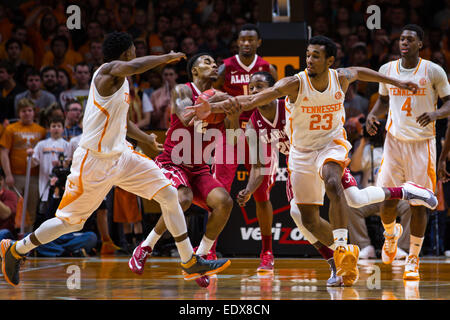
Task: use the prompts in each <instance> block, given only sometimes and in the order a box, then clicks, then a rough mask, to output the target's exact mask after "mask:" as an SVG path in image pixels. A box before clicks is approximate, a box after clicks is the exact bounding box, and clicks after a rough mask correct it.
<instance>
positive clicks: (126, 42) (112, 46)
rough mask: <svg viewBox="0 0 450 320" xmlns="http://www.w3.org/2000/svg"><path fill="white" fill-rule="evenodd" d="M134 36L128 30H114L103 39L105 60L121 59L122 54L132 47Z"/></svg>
mask: <svg viewBox="0 0 450 320" xmlns="http://www.w3.org/2000/svg"><path fill="white" fill-rule="evenodd" d="M132 45H133V38H132V37H131V35H130V34H128V33H126V32H117V31H114V32H112V33H110V34H108V35H107V36H106V39H105V41H103V45H102V51H103V57H104V60H105V62H111V61H113V60H117V59H119V57H120V55H121V54H122V53H124V52H125V51H127V50H128V49H130V48H131V46H132Z"/></svg>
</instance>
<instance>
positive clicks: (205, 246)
mask: <svg viewBox="0 0 450 320" xmlns="http://www.w3.org/2000/svg"><path fill="white" fill-rule="evenodd" d="M214 241H216V240H211V239H208V238H207V237H206V235H204V236H203V238H202V241H201V242H200V245H199V246H198V249H197V252H196V253H195V254H197V255H199V256H204V255H207V254H208V253H209V250H211V247H212V245H213V244H214Z"/></svg>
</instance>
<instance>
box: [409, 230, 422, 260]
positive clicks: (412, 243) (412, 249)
mask: <svg viewBox="0 0 450 320" xmlns="http://www.w3.org/2000/svg"><path fill="white" fill-rule="evenodd" d="M409 239H410V240H409V255H410V256H417V257H418V256H419V253H420V250H421V249H422V243H423V237H422V238H419V237H415V236H413V235H410V236H409Z"/></svg>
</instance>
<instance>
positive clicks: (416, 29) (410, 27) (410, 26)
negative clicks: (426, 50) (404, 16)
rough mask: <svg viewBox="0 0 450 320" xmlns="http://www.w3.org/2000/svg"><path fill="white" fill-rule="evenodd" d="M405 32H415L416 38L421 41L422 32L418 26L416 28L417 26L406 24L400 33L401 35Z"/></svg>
mask: <svg viewBox="0 0 450 320" xmlns="http://www.w3.org/2000/svg"><path fill="white" fill-rule="evenodd" d="M405 30H409V31H415V32H416V34H417V37H418V38H419V40H420V41H422V40H423V36H424V31H423V29H422V28H421V27H420V26H418V25H417V24H412V23H411V24H407V25H406V26H404V27H403V28H402V31H401V33H403V31H405Z"/></svg>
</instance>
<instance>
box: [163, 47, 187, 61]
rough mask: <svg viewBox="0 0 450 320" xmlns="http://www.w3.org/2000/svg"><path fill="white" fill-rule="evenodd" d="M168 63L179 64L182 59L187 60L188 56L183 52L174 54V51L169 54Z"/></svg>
mask: <svg viewBox="0 0 450 320" xmlns="http://www.w3.org/2000/svg"><path fill="white" fill-rule="evenodd" d="M167 57H168V60H167V63H172V62H178V61H180V60H181V59H186V55H185V54H184V53H183V52H174V51H173V50H172V51H170V52H169V53H168V54H167Z"/></svg>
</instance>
